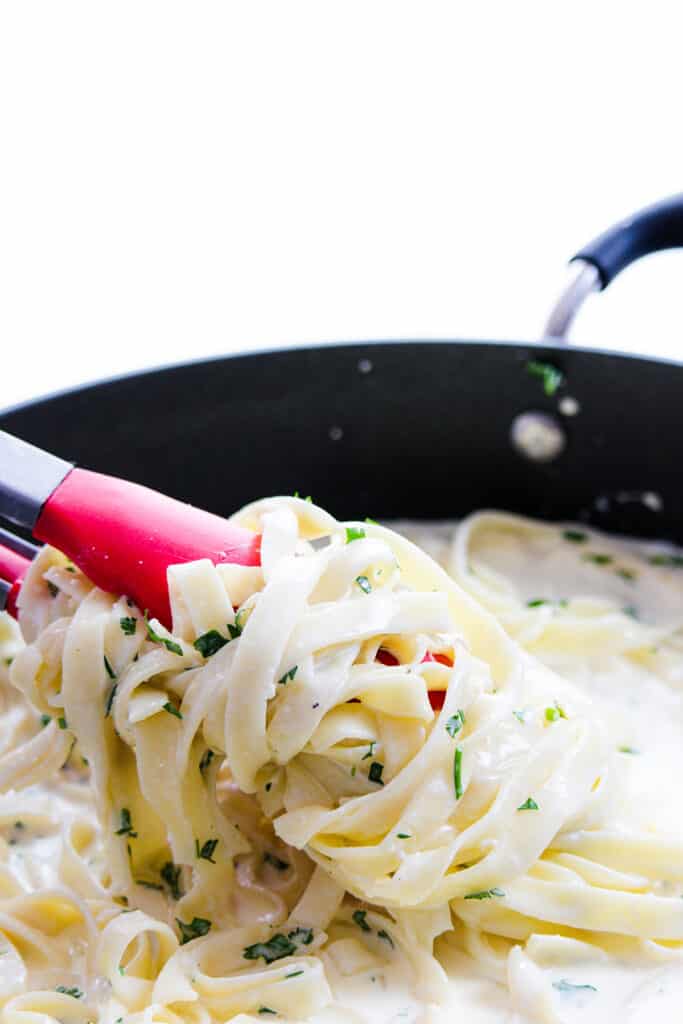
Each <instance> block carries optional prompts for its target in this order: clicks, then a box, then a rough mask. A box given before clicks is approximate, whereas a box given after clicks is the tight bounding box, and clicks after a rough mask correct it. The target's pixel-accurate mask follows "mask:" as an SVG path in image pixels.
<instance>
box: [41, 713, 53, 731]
mask: <svg viewBox="0 0 683 1024" xmlns="http://www.w3.org/2000/svg"><path fill="white" fill-rule="evenodd" d="M51 721H52V715H41V716H40V726H41V728H42V729H44V728H45V726H46V725H49V724H50V722H51Z"/></svg>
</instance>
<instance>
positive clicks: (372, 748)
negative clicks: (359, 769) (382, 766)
mask: <svg viewBox="0 0 683 1024" xmlns="http://www.w3.org/2000/svg"><path fill="white" fill-rule="evenodd" d="M376 746H377V742H376V741H375V740H372V741H371V742H370V747H369V749H368V752H367V754H363V756H362V757H361V761H367V759H368V758H369V757H372V755H373V754H374V753H375V747H376Z"/></svg>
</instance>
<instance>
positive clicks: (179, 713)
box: [163, 700, 183, 718]
mask: <svg viewBox="0 0 683 1024" xmlns="http://www.w3.org/2000/svg"><path fill="white" fill-rule="evenodd" d="M163 710H164V711H168V713H169V715H173V716H174V717H175V718H182V717H183V713H182V711H180V710H179V709H178V708H177V707H176V706H175V704H172V703H171V702H170V700H167V701H166V703H165V704H164V706H163Z"/></svg>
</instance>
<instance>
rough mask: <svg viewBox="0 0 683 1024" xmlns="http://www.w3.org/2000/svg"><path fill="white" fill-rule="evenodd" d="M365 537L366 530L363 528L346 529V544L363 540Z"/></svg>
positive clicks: (351, 527)
mask: <svg viewBox="0 0 683 1024" xmlns="http://www.w3.org/2000/svg"><path fill="white" fill-rule="evenodd" d="M363 537H365V530H364V529H363V527H362V526H347V527H346V543H347V544H350V543H351V542H352V541H354V540H362V539H363Z"/></svg>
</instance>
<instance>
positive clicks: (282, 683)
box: [277, 665, 299, 686]
mask: <svg viewBox="0 0 683 1024" xmlns="http://www.w3.org/2000/svg"><path fill="white" fill-rule="evenodd" d="M298 670H299V666H298V665H295V666H294V667H293V668H290V670H289V671H288V672H285V674H284V675H283V676H282V678H281V679H278V681H277V682H278V686H286V685H287V683H291V681H292V680H293V679H294V676H295V675H296V674H297V672H298Z"/></svg>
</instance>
